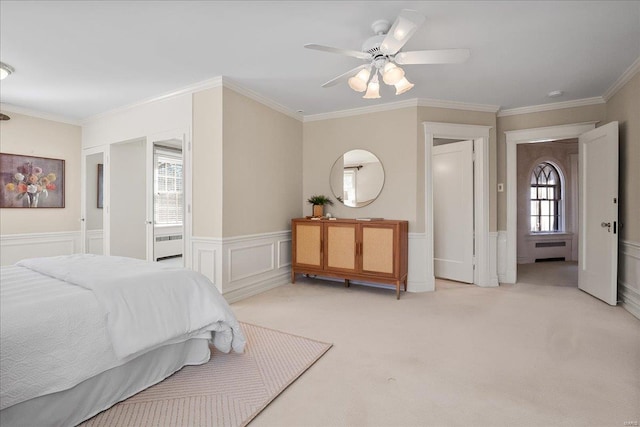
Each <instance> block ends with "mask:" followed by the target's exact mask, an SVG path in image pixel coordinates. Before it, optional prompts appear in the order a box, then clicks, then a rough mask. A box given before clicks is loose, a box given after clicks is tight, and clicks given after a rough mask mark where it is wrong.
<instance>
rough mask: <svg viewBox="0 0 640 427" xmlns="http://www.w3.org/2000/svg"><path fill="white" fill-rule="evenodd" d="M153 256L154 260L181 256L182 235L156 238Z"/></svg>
mask: <svg viewBox="0 0 640 427" xmlns="http://www.w3.org/2000/svg"><path fill="white" fill-rule="evenodd" d="M153 254H154V258H155V259H156V260H157V259H159V258H166V257H172V256H178V255H182V235H181V234H173V235H167V236H156V241H155V245H154V247H153Z"/></svg>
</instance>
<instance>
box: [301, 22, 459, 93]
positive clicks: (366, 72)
mask: <svg viewBox="0 0 640 427" xmlns="http://www.w3.org/2000/svg"><path fill="white" fill-rule="evenodd" d="M424 21H425V17H424V16H422V15H420V14H419V13H418V12H416V11H415V10H409V9H403V10H402V11H400V14H399V15H398V17H397V18H396V21H395V22H394V23H393V25H390V23H389V21H387V20H384V19H381V20H378V21H375V22H374V23H373V24H372V25H371V28H372V29H373V31H374V33H375V34H376V35H375V36H373V37H370V38H369V39H367V40H366V41H365V42H364V44H363V45H362V51H361V52H360V51H357V50H348V49H340V48H336V47H330V46H323V45H319V44H313V43H311V44H306V45H304V47H306V48H307V49H315V50H321V51H324V52H331V53H338V54H341V55H346V56H351V57H354V58H358V59H362V60H364V61H366V64H362V65H360V66H358V67H356V68H354V69H352V70H349V71H347V72H346V73H344V74H341V75H339V76H338V77H336V78H334V79H331V80H329V81H328V82H326V83H325V84H323V85H322V87H330V86H334V85H336V84H338V83H340V82H342V81H344V80H347V81H348V83H349V87H351V89H353V90H355V91H356V92H364V91H366V93H365V95H364V96H363V98H365V99H376V98H380V83H379V81H378V74H380V76H382V80H383V81H384V82H385V83H386V84H388V85H393V86H395V87H396V95H400V94H403V93H405V92H406V91H408V90H410V89H411V88H412V87H413V86H414V85H413V83H410V82H409V81H408V80H407V78H406V77H405V75H404V70H403V69H402V68H400V67H399V66H398V65H413V64H458V63H462V62H465V61H466V60H467V59H468V58H469V54H470V52H469V50H468V49H440V50H416V51H410V52H400V49H402V47H403V46H404V45H405V43H407V41H408V40H409V39H410V38H411V36H413V34H414V33H415V32H416V30H417V29H418V27H419V26H420V25H422V23H423V22H424Z"/></svg>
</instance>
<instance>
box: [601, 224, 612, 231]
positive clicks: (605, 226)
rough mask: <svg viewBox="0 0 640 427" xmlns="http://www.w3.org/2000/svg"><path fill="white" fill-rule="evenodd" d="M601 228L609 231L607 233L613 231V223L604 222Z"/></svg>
mask: <svg viewBox="0 0 640 427" xmlns="http://www.w3.org/2000/svg"><path fill="white" fill-rule="evenodd" d="M600 227H602V228H606V229H607V231H609V232H610V231H611V223H610V222H602V223H601V224H600Z"/></svg>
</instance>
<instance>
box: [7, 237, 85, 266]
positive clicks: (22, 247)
mask: <svg viewBox="0 0 640 427" xmlns="http://www.w3.org/2000/svg"><path fill="white" fill-rule="evenodd" d="M80 242H81V234H80V231H68V232H53V233H29V234H6V235H3V236H0V265H11V264H15V263H16V262H18V261H20V260H21V259H25V258H34V257H46V256H57V255H71V254H76V253H80V247H81V246H80Z"/></svg>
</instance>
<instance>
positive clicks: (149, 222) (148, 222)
mask: <svg viewBox="0 0 640 427" xmlns="http://www.w3.org/2000/svg"><path fill="white" fill-rule="evenodd" d="M145 222H146V223H147V224H149V225H151V224H153V222H152V221H145Z"/></svg>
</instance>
